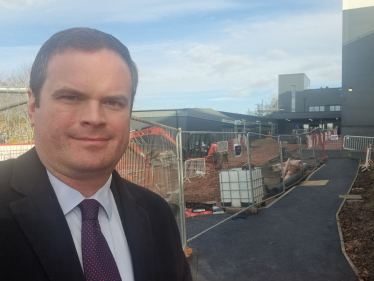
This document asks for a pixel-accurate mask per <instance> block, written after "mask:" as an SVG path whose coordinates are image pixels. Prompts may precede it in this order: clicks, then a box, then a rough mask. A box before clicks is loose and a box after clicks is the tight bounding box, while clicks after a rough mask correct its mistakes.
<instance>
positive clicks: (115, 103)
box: [106, 101, 123, 108]
mask: <svg viewBox="0 0 374 281" xmlns="http://www.w3.org/2000/svg"><path fill="white" fill-rule="evenodd" d="M106 104H107V105H109V106H111V107H117V108H120V107H123V104H122V103H120V102H118V101H107V102H106Z"/></svg>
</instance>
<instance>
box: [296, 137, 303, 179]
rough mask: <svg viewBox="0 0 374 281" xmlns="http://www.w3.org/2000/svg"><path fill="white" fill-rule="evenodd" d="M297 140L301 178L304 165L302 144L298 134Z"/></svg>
mask: <svg viewBox="0 0 374 281" xmlns="http://www.w3.org/2000/svg"><path fill="white" fill-rule="evenodd" d="M297 139H298V143H299V150H300V162H301V176H304V168H303V167H304V166H303V165H304V164H303V143H302V139H301V136H300V135H299V132H297Z"/></svg>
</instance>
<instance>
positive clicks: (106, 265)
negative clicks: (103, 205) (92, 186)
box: [78, 199, 121, 281]
mask: <svg viewBox="0 0 374 281" xmlns="http://www.w3.org/2000/svg"><path fill="white" fill-rule="evenodd" d="M78 206H79V208H80V209H81V212H82V254H83V267H84V274H85V275H86V280H88V281H91V280H103V281H104V280H105V281H109V280H113V281H117V280H121V276H120V274H119V271H118V268H117V264H116V261H115V260H114V258H113V255H112V252H111V251H110V249H109V246H108V243H107V242H106V240H105V237H104V235H103V234H102V232H101V229H100V224H99V220H98V214H99V207H100V203H99V202H97V201H96V200H95V199H85V200H83V201H82V202H81V203H80V204H79V205H78Z"/></svg>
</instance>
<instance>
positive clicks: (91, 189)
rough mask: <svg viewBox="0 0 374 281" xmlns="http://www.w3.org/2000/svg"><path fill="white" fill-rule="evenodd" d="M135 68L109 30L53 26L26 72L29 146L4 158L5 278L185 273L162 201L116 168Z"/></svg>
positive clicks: (0, 243) (1, 224) (0, 173)
mask: <svg viewBox="0 0 374 281" xmlns="http://www.w3.org/2000/svg"><path fill="white" fill-rule="evenodd" d="M137 81H138V76H137V69H136V66H135V64H134V62H133V61H132V59H131V57H130V54H129V52H128V50H127V48H126V47H125V46H124V45H123V44H122V43H121V42H120V41H118V40H117V39H116V38H114V37H113V36H111V35H109V34H106V33H103V32H101V31H98V30H93V29H88V28H73V29H68V30H64V31H61V32H58V33H56V34H55V35H53V36H52V37H51V38H50V39H49V40H47V41H46V42H45V43H44V45H43V46H42V47H41V49H40V51H39V53H38V54H37V56H36V59H35V62H34V64H33V66H32V70H31V76H30V89H29V91H28V94H29V102H28V104H27V108H28V113H29V118H30V121H31V124H32V125H33V126H34V137H35V148H34V149H32V150H30V151H29V152H27V153H25V154H24V155H22V156H20V157H18V158H17V159H12V160H8V161H4V162H0V279H1V280H69V281H71V280H121V279H122V280H160V281H161V280H162V281H165V280H191V272H190V269H189V265H188V262H187V260H186V258H185V256H184V253H183V250H182V247H181V242H180V236H179V231H178V228H177V225H176V222H175V219H174V217H173V214H172V212H171V210H170V209H169V207H168V205H167V203H166V202H165V200H163V199H162V198H161V197H159V196H158V195H156V194H154V193H152V192H150V191H148V190H146V189H144V188H142V187H140V186H137V185H135V184H133V183H130V182H128V181H126V180H124V179H122V178H120V177H119V175H118V173H117V172H116V171H114V167H115V166H116V164H117V162H118V161H119V159H120V158H121V156H122V155H123V153H124V152H125V150H126V147H127V145H128V142H129V130H130V115H131V109H132V105H133V102H134V96H135V92H136V87H137Z"/></svg>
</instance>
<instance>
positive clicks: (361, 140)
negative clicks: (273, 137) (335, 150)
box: [343, 136, 374, 151]
mask: <svg viewBox="0 0 374 281" xmlns="http://www.w3.org/2000/svg"><path fill="white" fill-rule="evenodd" d="M372 144H374V138H373V137H363V136H344V139H343V147H344V149H346V150H359V151H365V149H366V147H368V146H370V145H372Z"/></svg>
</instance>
